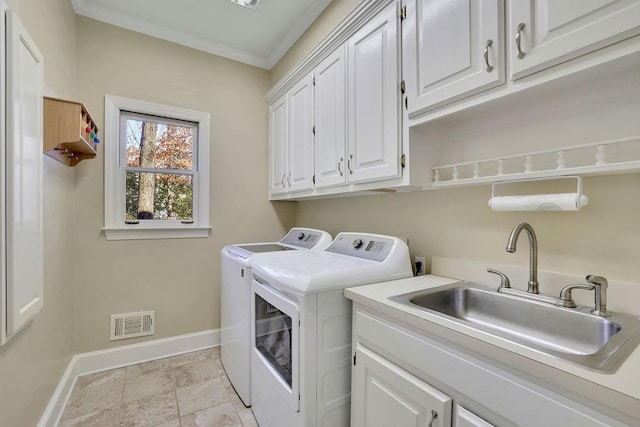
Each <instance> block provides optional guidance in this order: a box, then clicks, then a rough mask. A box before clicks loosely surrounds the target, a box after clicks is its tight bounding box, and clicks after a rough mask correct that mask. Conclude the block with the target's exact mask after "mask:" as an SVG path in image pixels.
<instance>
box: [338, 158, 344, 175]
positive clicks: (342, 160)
mask: <svg viewBox="0 0 640 427" xmlns="http://www.w3.org/2000/svg"><path fill="white" fill-rule="evenodd" d="M342 162H344V157H340V160H339V161H338V172H340V176H343V175H344V174H343V173H342V169H341V168H340V165H341V164H342Z"/></svg>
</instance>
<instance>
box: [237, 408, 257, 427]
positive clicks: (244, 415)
mask: <svg viewBox="0 0 640 427" xmlns="http://www.w3.org/2000/svg"><path fill="white" fill-rule="evenodd" d="M236 411H237V412H238V417H240V421H241V422H242V425H243V426H244V427H258V422H257V421H256V417H254V416H253V411H251V409H249V408H244V409H240V410H238V409H237V408H236Z"/></svg>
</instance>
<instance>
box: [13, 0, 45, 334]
mask: <svg viewBox="0 0 640 427" xmlns="http://www.w3.org/2000/svg"><path fill="white" fill-rule="evenodd" d="M6 18H7V60H6V67H7V77H6V78H7V83H6V92H7V93H6V103H7V107H6V115H7V119H6V126H7V134H6V159H5V162H6V163H5V164H6V205H5V206H6V257H7V260H6V268H7V271H6V281H7V283H6V287H7V289H6V298H7V301H6V304H7V307H6V310H7V325H6V335H7V337H10V336H11V335H13V334H14V333H15V332H16V331H18V329H20V328H21V327H22V326H24V325H25V324H26V323H27V322H28V321H29V320H31V318H33V316H34V315H35V314H36V313H37V312H38V310H40V309H41V308H42V305H43V292H44V276H43V258H44V254H43V206H42V205H43V199H42V157H43V153H42V114H43V113H42V95H43V71H42V70H43V57H42V54H41V53H40V51H39V50H38V48H37V47H36V45H35V43H34V42H33V40H32V39H31V37H29V34H27V32H26V30H25V29H24V27H23V26H22V24H21V23H20V21H18V19H17V18H16V16H15V15H14V14H13V12H11V11H7V14H6Z"/></svg>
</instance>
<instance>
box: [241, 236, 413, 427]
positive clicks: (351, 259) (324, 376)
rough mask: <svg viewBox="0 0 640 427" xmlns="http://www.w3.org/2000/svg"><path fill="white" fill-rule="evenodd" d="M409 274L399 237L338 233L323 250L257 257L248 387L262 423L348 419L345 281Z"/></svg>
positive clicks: (268, 426)
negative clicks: (249, 383)
mask: <svg viewBox="0 0 640 427" xmlns="http://www.w3.org/2000/svg"><path fill="white" fill-rule="evenodd" d="M412 275H413V272H412V270H411V262H410V260H409V249H408V248H407V245H406V244H405V243H404V242H403V241H402V240H400V239H397V238H395V237H390V236H381V235H375V234H365V233H340V234H338V236H337V237H336V238H335V239H334V241H333V242H332V243H331V246H329V248H327V249H326V250H325V251H313V252H311V251H307V252H304V253H303V252H298V253H294V254H291V255H290V256H287V257H280V258H276V257H258V258H256V260H255V262H254V264H253V274H252V282H251V291H252V292H251V296H252V298H251V310H252V321H253V322H252V323H253V327H252V329H251V341H252V344H251V395H252V409H253V412H254V414H255V416H256V420H257V421H258V424H259V425H260V426H261V427H275V426H277V427H293V426H295V427H303V426H304V427H314V426H327V427H328V426H331V427H341V426H345V427H347V426H349V418H350V402H351V358H352V357H351V344H352V341H351V301H349V300H347V299H346V298H345V297H344V291H343V289H344V288H347V287H351V286H358V285H365V284H370V283H376V282H384V281H388V280H395V279H400V278H406V277H410V276H412Z"/></svg>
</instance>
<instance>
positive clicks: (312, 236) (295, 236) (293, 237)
mask: <svg viewBox="0 0 640 427" xmlns="http://www.w3.org/2000/svg"><path fill="white" fill-rule="evenodd" d="M318 240H320V233H318V232H317V231H315V230H307V229H304V228H292V229H291V230H289V232H288V233H287V235H286V236H284V237H283V238H282V240H280V243H282V244H285V245H291V246H297V247H300V248H305V249H311V248H312V247H314V246H315V245H316V243H317V242H318Z"/></svg>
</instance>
